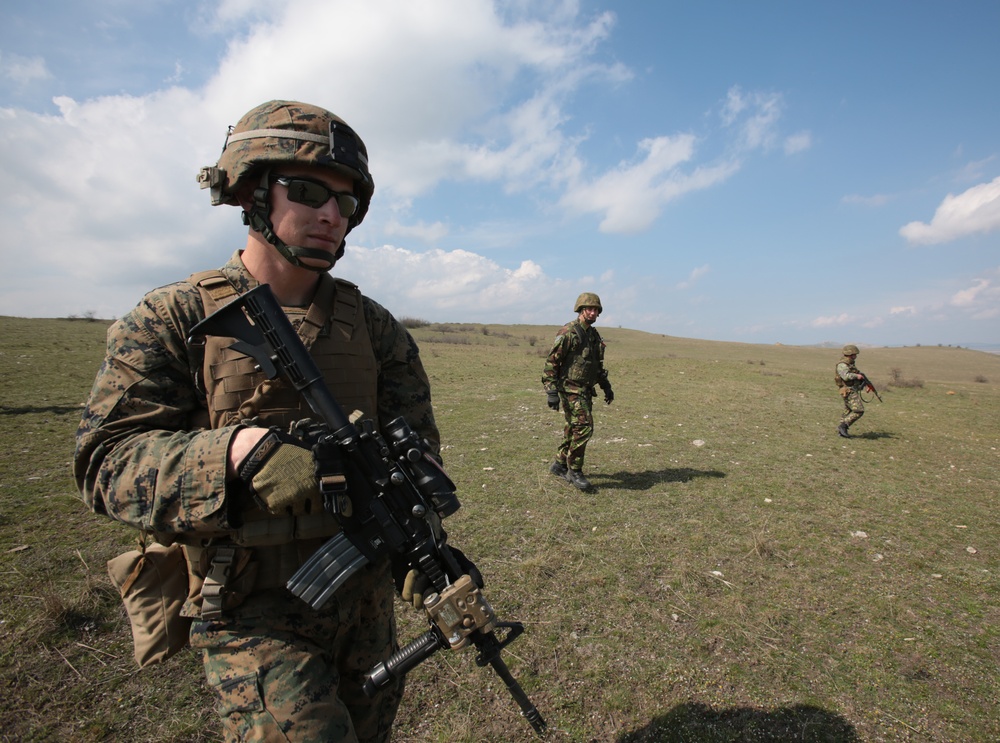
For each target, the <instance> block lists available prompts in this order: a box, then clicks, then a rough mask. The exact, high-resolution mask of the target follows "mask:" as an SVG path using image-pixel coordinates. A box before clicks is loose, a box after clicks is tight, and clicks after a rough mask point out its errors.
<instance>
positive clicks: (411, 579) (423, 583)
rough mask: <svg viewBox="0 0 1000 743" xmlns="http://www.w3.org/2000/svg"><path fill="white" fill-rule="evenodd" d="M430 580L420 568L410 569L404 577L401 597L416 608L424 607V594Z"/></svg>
mask: <svg viewBox="0 0 1000 743" xmlns="http://www.w3.org/2000/svg"><path fill="white" fill-rule="evenodd" d="M429 585H430V581H429V580H427V576H426V575H424V574H423V573H421V572H420V571H419V570H410V571H408V572H407V573H406V577H405V578H404V579H403V589H402V590H401V591H400V592H399V595H400V598H402V599H403V601H405V602H406V603H408V604H410V606H412V607H413V608H414V609H423V608H424V594H425V593H426V592H427V587H428V586H429Z"/></svg>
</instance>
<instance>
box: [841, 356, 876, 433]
mask: <svg viewBox="0 0 1000 743" xmlns="http://www.w3.org/2000/svg"><path fill="white" fill-rule="evenodd" d="M859 353H861V352H860V351H859V350H858V347H857V346H855V345H854V344H853V343H851V344H848V345H846V346H844V348H843V354H844V357H843V358H842V359H841V360H840V361H839V362H837V371H836V374H835V375H834V381H836V383H837V387H838V388H839V390H840V396H841V397H842V398H843V400H844V414H843V415H842V416H841V418H840V425H839V426H837V434H838V435H840V436H843V437H844V438H845V439H849V438H851V434H850V433H848V429H849V428H850V427H851V426H852V425H853V424H854V423H856V422H857V420H858V419H859V418H860V417H861V416H863V415H864V414H865V405H864V401H863V400H862V399H861V391H862V390H864V389H867V390H870V391H871V392H873V393H875V397H877V398H878V400H879V402H882V396H881V395H879V393H878V390H876V389H875V385H874V384H872V382H871V380H870V379H868V377H866V376H865V375H864V374H863V373H862V372H861V371H859V370H858V367H856V366H855V365H854V360H855V359H856V358H857V357H858V354H859Z"/></svg>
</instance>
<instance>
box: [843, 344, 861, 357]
mask: <svg viewBox="0 0 1000 743" xmlns="http://www.w3.org/2000/svg"><path fill="white" fill-rule="evenodd" d="M843 353H844V356H857V355H858V354H859V353H861V351H859V350H858V347H857V346H855V345H854V344H853V343H848V344H847V345H846V346H844V351H843Z"/></svg>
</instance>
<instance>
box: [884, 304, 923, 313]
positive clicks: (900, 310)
mask: <svg viewBox="0 0 1000 743" xmlns="http://www.w3.org/2000/svg"><path fill="white" fill-rule="evenodd" d="M889 314H890V315H916V314H917V308H916V307H914V306H913V305H907V306H905V307H891V308H889Z"/></svg>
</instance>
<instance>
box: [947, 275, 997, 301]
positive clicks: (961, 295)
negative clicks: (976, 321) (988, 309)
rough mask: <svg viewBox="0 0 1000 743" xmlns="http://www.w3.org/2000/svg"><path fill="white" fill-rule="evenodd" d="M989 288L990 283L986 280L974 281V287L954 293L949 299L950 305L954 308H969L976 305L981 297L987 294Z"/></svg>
mask: <svg viewBox="0 0 1000 743" xmlns="http://www.w3.org/2000/svg"><path fill="white" fill-rule="evenodd" d="M989 288H990V281H989V280H988V279H976V283H975V285H973V286H971V287H969V288H968V289H963V290H962V291H960V292H956V293H955V295H954V296H952V298H951V304H953V305H954V306H956V307H971V306H972V305H974V304H976V302H977V300H978V299H979V297H980V296H981V295H983V294H984V293H987V292H988V290H989Z"/></svg>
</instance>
